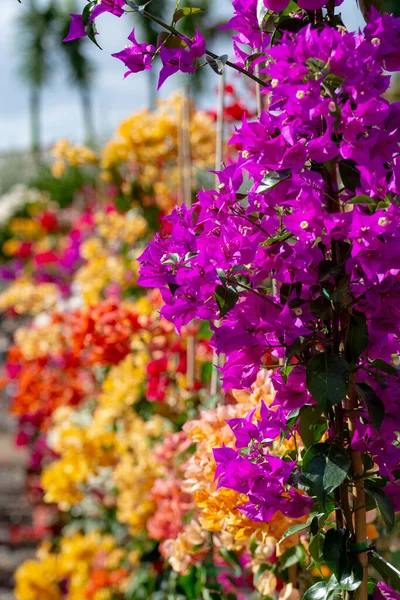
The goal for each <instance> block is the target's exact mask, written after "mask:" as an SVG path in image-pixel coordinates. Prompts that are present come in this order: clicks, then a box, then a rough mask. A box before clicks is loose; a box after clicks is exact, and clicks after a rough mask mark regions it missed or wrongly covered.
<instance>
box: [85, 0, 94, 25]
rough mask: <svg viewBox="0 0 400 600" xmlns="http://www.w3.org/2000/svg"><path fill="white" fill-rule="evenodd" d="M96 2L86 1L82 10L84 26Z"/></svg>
mask: <svg viewBox="0 0 400 600" xmlns="http://www.w3.org/2000/svg"><path fill="white" fill-rule="evenodd" d="M96 4H97V1H96V0H93V2H88V3H87V4H86V6H85V8H84V9H83V11H82V23H83V25H84V26H85V27H86V25H88V23H89V19H90V15H91V14H92V12H93V9H94V7H95V6H96Z"/></svg>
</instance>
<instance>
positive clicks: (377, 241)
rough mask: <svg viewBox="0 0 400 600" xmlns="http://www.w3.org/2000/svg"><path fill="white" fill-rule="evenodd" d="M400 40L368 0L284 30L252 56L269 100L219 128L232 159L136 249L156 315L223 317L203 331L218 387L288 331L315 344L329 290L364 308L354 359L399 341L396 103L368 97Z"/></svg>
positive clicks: (284, 339) (396, 23)
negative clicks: (357, 10) (261, 59)
mask: <svg viewBox="0 0 400 600" xmlns="http://www.w3.org/2000/svg"><path fill="white" fill-rule="evenodd" d="M386 22H389V23H390V26H391V28H392V29H394V28H397V29H396V31H397V32H398V34H397V38H395V37H394V36H392V43H391V47H389V48H385V42H384V37H385V36H384V35H383V34H382V40H383V41H382V43H381V42H380V39H381V38H375V37H371V36H372V35H375V32H376V30H379V28H380V27H383V26H384V23H386ZM395 39H397V41H398V42H397V43H398V49H397V50H396V48H393V40H395ZM399 51H400V19H391V20H389V21H388V19H387V18H386V17H380V16H378V14H377V13H376V15H375V21H374V22H372V23H370V25H368V26H367V28H366V30H365V32H364V33H363V34H358V35H357V34H353V33H349V32H343V31H338V30H336V29H334V28H332V27H328V26H325V27H324V28H323V29H322V30H319V29H313V28H311V27H310V26H308V27H305V28H303V29H301V30H300V32H299V33H298V34H296V35H287V36H285V38H284V40H283V41H282V42H281V43H278V44H276V45H275V46H273V47H272V48H270V50H269V54H270V58H269V60H268V65H267V66H266V67H265V68H264V69H263V70H264V72H266V73H268V76H269V77H270V79H269V84H268V88H267V90H266V91H267V97H268V101H269V108H268V110H264V111H263V112H262V114H261V116H260V118H259V119H258V120H256V121H253V122H248V121H247V120H246V118H244V119H243V123H242V126H241V127H240V128H239V129H237V130H236V132H235V134H234V136H233V138H232V140H231V141H232V143H234V144H237V145H239V146H240V147H241V151H240V153H239V154H240V156H239V159H238V161H237V162H236V163H235V164H233V165H231V166H229V167H227V168H225V169H224V170H223V171H221V172H219V173H218V176H219V180H220V185H219V186H218V189H217V190H212V191H204V190H203V191H201V192H200V193H199V194H198V201H197V203H196V204H195V205H194V206H193V208H192V209H191V210H187V209H186V208H185V207H177V208H176V209H175V210H174V211H173V213H172V215H171V216H170V217H168V219H169V220H170V223H171V225H172V233H171V234H170V235H168V236H166V237H163V236H162V235H160V234H158V235H157V236H156V237H155V239H154V241H153V242H152V243H151V244H150V246H149V247H148V248H147V249H146V250H145V252H144V253H143V255H142V257H141V259H140V262H141V273H140V282H141V284H142V285H145V286H148V287H160V288H161V289H162V294H163V298H164V301H165V307H164V308H163V311H162V312H163V315H164V316H165V317H166V318H167V319H169V320H171V321H173V322H174V323H175V325H176V327H177V329H178V330H179V329H180V327H181V326H182V325H184V324H186V323H188V322H189V321H191V320H192V319H193V318H194V317H196V318H199V319H206V320H209V321H212V320H216V319H219V318H221V317H222V318H221V326H220V327H218V328H215V332H214V337H213V343H214V346H215V348H216V349H217V351H218V352H220V353H225V354H226V356H227V361H226V363H225V366H224V367H223V374H224V386H225V388H232V387H236V388H240V387H243V386H244V387H247V388H248V387H249V386H250V385H251V384H252V383H253V382H254V380H255V377H256V373H257V371H258V369H259V367H260V365H261V364H262V357H263V355H264V353H265V352H267V351H272V352H273V354H274V355H276V356H277V357H284V356H285V354H286V349H287V348H288V347H289V346H291V344H293V342H294V341H295V340H296V338H299V337H301V336H302V337H307V336H313V339H315V338H320V341H321V344H324V343H327V342H326V340H325V335H324V319H323V310H324V308H325V309H326V312H327V313H329V310H330V307H329V303H330V301H332V298H333V293H336V295H337V294H342V295H344V294H347V295H348V297H349V303H352V306H354V310H357V311H360V312H362V313H363V314H364V315H365V316H366V318H367V321H368V333H369V343H368V348H367V350H366V352H365V358H367V357H368V358H370V359H374V358H378V357H379V358H381V359H383V360H387V361H390V360H391V356H392V354H393V353H395V352H397V351H398V350H399V343H398V339H397V335H396V333H395V332H396V331H398V326H399V324H400V312H399V310H398V306H399V304H398V302H397V299H398V297H399V293H400V279H399V273H400V269H399V262H398V258H397V256H398V251H399V241H398V235H397V232H398V227H399V223H400V208H399V203H398V202H397V194H399V193H400V187H399V185H400V184H399V181H400V180H399V176H400V174H399V167H400V162H399V160H398V158H397V155H398V154H399V143H400V130H399V128H398V118H399V111H400V103H393V104H389V102H388V101H386V100H384V99H383V98H381V97H380V95H381V94H382V93H383V92H385V91H386V90H387V88H388V85H389V81H390V78H389V76H388V75H386V74H384V71H383V69H384V66H386V68H387V66H388V64H389V63H390V64H391V66H392V67H393V68H394V67H395V66H396V65H397V68H398V69H400V60H398V61H397V63H396V65H395V64H393V61H394V59H393V57H394V56H395V55H396V52H399ZM389 57H390V59H389ZM335 161H336V162H337V163H338V164H339V173H340V174H341V175H342V182H341V183H338V181H337V177H336V171H335V169H334V168H332V167H331V165H332V164H334V162H335ZM327 173H328V174H327ZM245 178H246V179H250V181H251V182H252V183H251V185H250V186H249V185H246V183H244V180H245ZM339 187H340V188H341V189H339ZM353 202H356V203H357V204H355V205H354V209H353V210H347V206H348V205H350V204H352V203H353ZM359 202H362V204H359ZM332 242H336V244H337V247H338V252H342V253H343V260H342V265H343V267H342V268H343V269H344V270H345V271H346V280H345V281H344V282H343V289H342V290H328V288H331V287H332V282H333V276H334V275H335V273H334V272H333V271H331V270H330V264H331V262H332V257H330V250H329V248H330V247H331V244H332ZM335 268H336V269H337V267H335ZM271 278H273V279H274V280H275V282H276V283H277V286H278V289H277V293H276V294H275V293H273V289H272V287H271V286H270V285H268V282H269V281H270V279H271ZM221 287H224V290H225V291H224V292H223V291H221V292H220V293H221V294H222V295H223V296H224V294H225V296H224V298H223V300H224V299H225V300H227V302H229V301H230V298H236V296H235V295H237V301H236V302H235V304H234V306H232V308H231V309H230V310H229V312H226V314H221V304H220V303H219V302H218V293H219V290H220V289H221ZM216 290H217V294H216ZM279 292H281V293H279ZM329 294H330V296H329ZM325 299H326V300H327V302H325ZM318 309H319V311H320V314H321V315H322V316H321V317H318V316H316V315H317V314H318ZM243 367H245V368H243ZM301 373H302V369H301V367H298V368H297V369H296V377H297V379H301V377H302V375H301ZM294 376H295V375H294V374H292V376H291V377H290V378H289V382H290V380H291V378H292V377H294ZM304 377H305V373H303V379H304ZM297 385H299V383H298V384H297ZM285 393H287V391H286V392H285ZM278 397H279V391H278ZM306 399H307V398H306V392H305V391H304V392H303V401H306Z"/></svg>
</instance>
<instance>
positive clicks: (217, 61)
mask: <svg viewBox="0 0 400 600" xmlns="http://www.w3.org/2000/svg"><path fill="white" fill-rule="evenodd" d="M227 60H228V55H227V54H221V56H218V57H217V58H213V57H212V56H208V55H207V56H206V61H207V63H208V64H209V65H210V67H211V68H212V70H213V71H214V73H217V75H222V73H223V71H224V67H225V65H226V61H227Z"/></svg>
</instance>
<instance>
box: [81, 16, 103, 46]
mask: <svg viewBox="0 0 400 600" xmlns="http://www.w3.org/2000/svg"><path fill="white" fill-rule="evenodd" d="M85 32H86V35H87V36H88V38H89V40H90V41H91V42H93V44H95V45H96V46H97V47H98V48H100V50H102V47H101V46H99V44H98V43H97V40H96V35H97V29H96V25H95V24H94V21H92V22H91V23H89V24H88V25H86V27H85Z"/></svg>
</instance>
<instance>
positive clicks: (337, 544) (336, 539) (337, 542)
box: [322, 529, 349, 582]
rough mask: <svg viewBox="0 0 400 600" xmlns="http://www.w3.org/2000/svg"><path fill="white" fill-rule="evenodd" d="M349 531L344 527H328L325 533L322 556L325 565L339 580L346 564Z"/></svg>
mask: <svg viewBox="0 0 400 600" xmlns="http://www.w3.org/2000/svg"><path fill="white" fill-rule="evenodd" d="M348 538H349V533H348V531H347V530H346V529H328V531H327V532H326V534H325V540H324V546H323V549H322V556H323V559H324V562H325V564H326V566H327V567H328V568H329V569H330V570H331V571H332V573H333V574H334V575H335V576H336V578H337V580H338V581H339V582H340V580H341V577H342V574H343V573H344V572H345V569H346V566H347V541H348Z"/></svg>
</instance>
